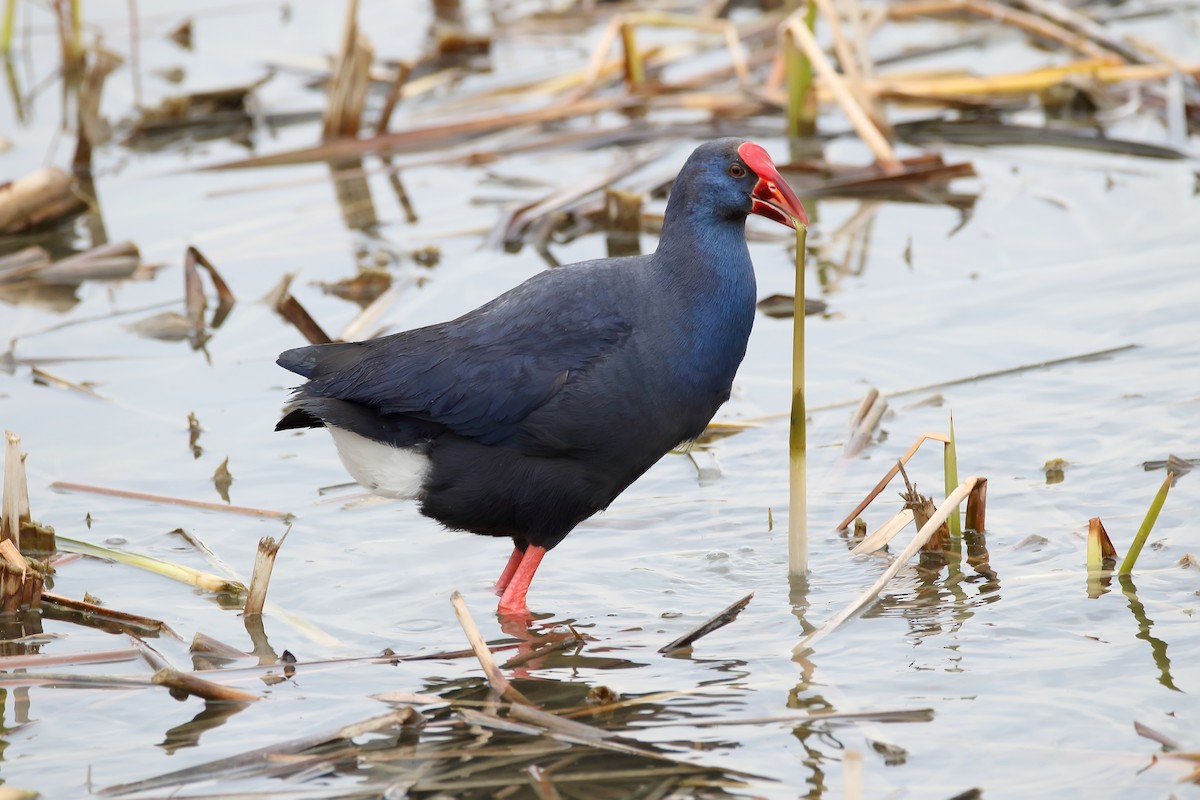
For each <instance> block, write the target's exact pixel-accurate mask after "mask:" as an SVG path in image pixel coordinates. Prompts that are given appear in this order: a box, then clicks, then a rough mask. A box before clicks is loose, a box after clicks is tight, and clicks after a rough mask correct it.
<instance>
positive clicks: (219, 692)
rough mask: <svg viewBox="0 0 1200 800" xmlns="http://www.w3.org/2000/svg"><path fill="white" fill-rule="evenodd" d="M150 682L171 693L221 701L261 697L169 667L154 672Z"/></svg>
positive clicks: (249, 701)
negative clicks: (163, 687)
mask: <svg viewBox="0 0 1200 800" xmlns="http://www.w3.org/2000/svg"><path fill="white" fill-rule="evenodd" d="M150 682H151V683H153V684H154V685H155V686H165V687H166V688H167V689H170V690H171V694H188V695H193V696H194V697H199V698H202V699H204V700H210V701H216V702H222V703H253V702H254V701H255V700H259V699H261V698H260V697H259V696H258V695H256V694H252V693H251V692H247V691H243V690H242V689H234V688H233V687H232V686H222V685H221V684H219V683H214V682H213V681H209V680H205V679H204V678H199V677H197V676H195V675H192V674H190V673H187V672H180V671H179V670H177V669H172V668H171V667H163V668H162V669H160V670H158V672H155V673H154V677H152V678H151V679H150Z"/></svg>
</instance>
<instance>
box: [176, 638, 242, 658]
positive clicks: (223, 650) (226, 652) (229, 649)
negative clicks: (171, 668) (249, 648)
mask: <svg viewBox="0 0 1200 800" xmlns="http://www.w3.org/2000/svg"><path fill="white" fill-rule="evenodd" d="M188 652H189V653H191V654H192V655H193V656H195V655H204V656H212V657H213V658H220V659H230V660H237V659H242V658H249V653H246V652H244V651H242V650H239V649H238V648H236V647H234V646H233V645H230V644H225V642H222V641H221V640H220V639H214V638H213V637H212V636H209V635H208V634H207V633H202V632H200V631H197V632H196V633H195V634H193V635H192V643H191V645H190V646H189V647H188Z"/></svg>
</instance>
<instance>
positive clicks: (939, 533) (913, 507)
mask: <svg viewBox="0 0 1200 800" xmlns="http://www.w3.org/2000/svg"><path fill="white" fill-rule="evenodd" d="M896 468H897V469H899V470H900V477H902V478H903V479H904V486H905V491H903V492H901V493H900V499H901V500H903V501H904V507H905V508H907V509H909V510H910V511H912V512H913V520H914V521H915V522H916V523H917V529H918V530H919V529H921V528H924V527H925V523H927V522H929V518H930V517H932V516H933V514H934V512H935V511H937V507H936V506H934V504H933V500H932V499H931V498H929V497H926V496H925V495H923V494H920V493H919V492H917V487H916V485H915V484H914V483H912V482H911V481H909V479H908V473H907V472H905V471H904V464H902V463H901V462H899V461H897V462H896ZM949 543H950V529H949V528H948V527H947V526H946V524H945V523H942V525H941V526H940V527H939V528H938V529H937V530H935V531H934V532H933V533H932V534H931V535H930V536H929V538H928V539H927V541H926V542H925V544H923V545H921V552H922V553H941V552H942V550H943V549H944V548H945V546H946V545H947V544H949Z"/></svg>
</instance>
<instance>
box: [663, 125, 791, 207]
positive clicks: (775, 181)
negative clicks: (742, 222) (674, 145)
mask: <svg viewBox="0 0 1200 800" xmlns="http://www.w3.org/2000/svg"><path fill="white" fill-rule="evenodd" d="M680 178H681V179H684V180H686V181H687V182H688V183H692V182H693V181H695V183H694V184H693V185H692V186H687V187H679V188H683V189H684V191H689V192H690V193H692V194H693V197H703V198H706V199H707V201H708V202H709V203H711V204H712V205H713V207H714V208H715V209H716V210H717V212H718V213H721V214H723V215H727V216H730V217H732V216H735V215H744V214H758V215H759V216H761V217H766V218H767V219H771V220H774V221H776V222H778V223H780V224H783V225H787V226H788V227H789V228H795V227H797V226H799V225H803V226H805V227H808V214H807V213H806V212H805V210H804V206H803V205H801V203H800V200H799V198H797V197H796V193H795V192H793V191H792V188H791V187H790V186H788V185H787V182H786V181H785V180H784V179H783V177H782V176H780V174H779V171H778V170H777V169H775V164H774V163H773V162H772V161H771V157H770V156H769V155H767V151H766V150H764V149H763V148H762V147H760V146H759V145H757V144H755V143H754V142H748V141H746V140H744V139H718V140H716V141H713V142H708V143H707V144H703V145H701V146H700V147H698V148H696V151H695V152H694V153H692V156H691V158H689V159H688V163H687V164H685V165H684V167H683V170H682V171H681V172H680Z"/></svg>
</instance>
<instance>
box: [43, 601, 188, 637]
mask: <svg viewBox="0 0 1200 800" xmlns="http://www.w3.org/2000/svg"><path fill="white" fill-rule="evenodd" d="M42 600H43V601H45V602H47V603H53V604H54V605H56V606H60V607H62V608H65V609H68V610H71V611H77V612H80V613H82V614H85V615H87V616H88V617H95V618H99V619H103V620H109V621H111V622H114V623H116V624H117V625H118V626H119V627H121V628H122V629H125V630H128V626H133V627H134V628H140V629H141V630H149V631H156V632H159V633H163V634H166V635H167V636H170V637H171V638H172V639H175V640H176V641H183V640H182V639H181V638H180V637H179V634H177V633H175V631H173V630H172V629H171V626H170V625H168V624H167V623H165V622H163V621H162V620H160V619H154V618H153V617H143V616H141V615H139V614H130V613H128V612H125V611H116V610H114V609H111V608H105V607H104V606H98V605H96V604H94V603H87V602H84V601H83V600H74V599H72V598H70V597H64V596H63V595H60V594H52V593H50V592H43V593H42Z"/></svg>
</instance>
